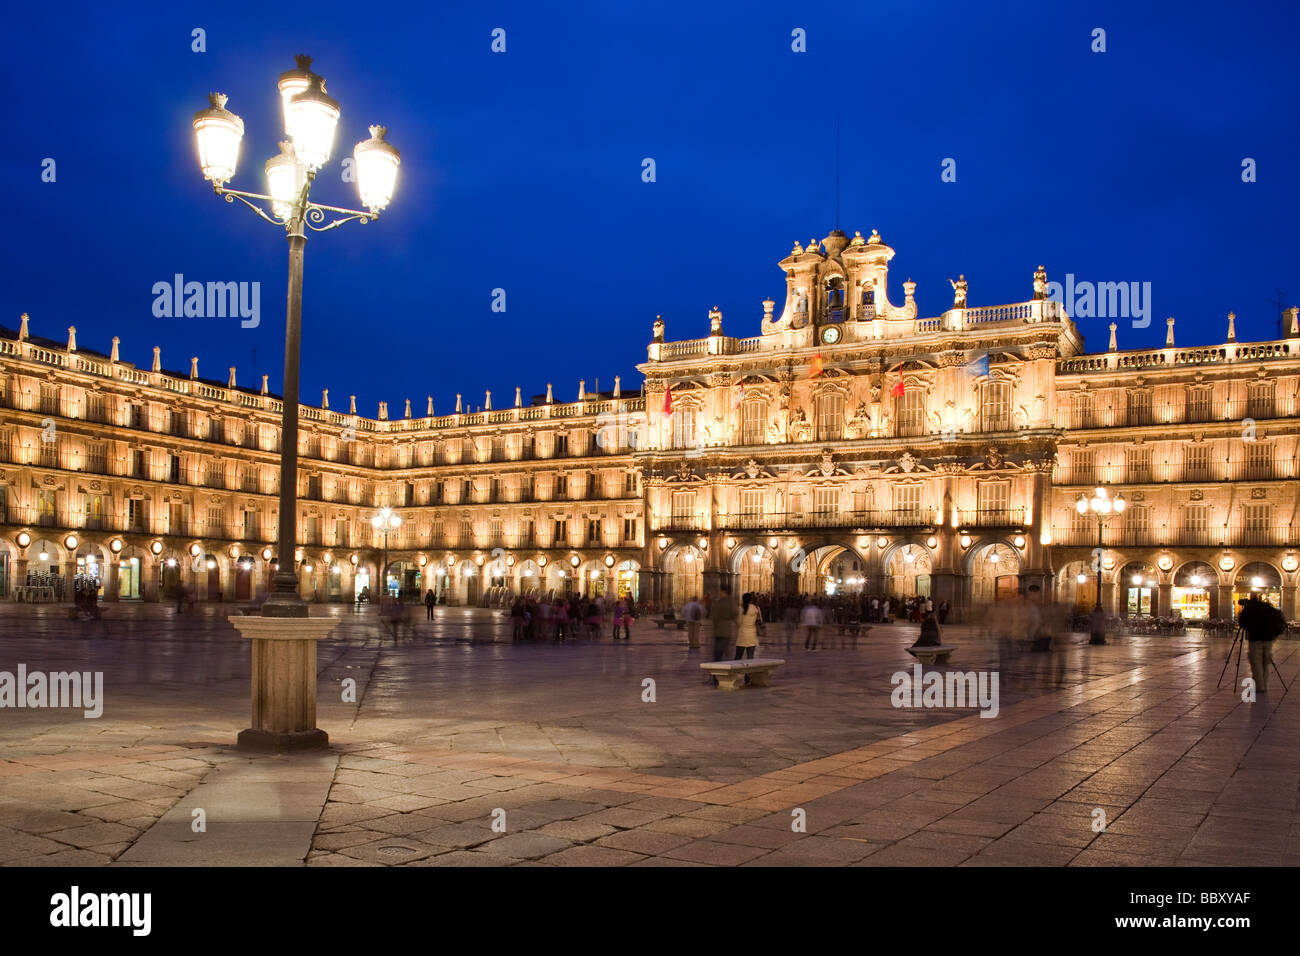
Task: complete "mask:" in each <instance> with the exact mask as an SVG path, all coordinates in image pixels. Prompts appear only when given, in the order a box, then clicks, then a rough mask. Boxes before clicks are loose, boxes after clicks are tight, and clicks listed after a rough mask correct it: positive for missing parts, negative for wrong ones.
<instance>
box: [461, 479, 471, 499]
mask: <svg viewBox="0 0 1300 956" xmlns="http://www.w3.org/2000/svg"><path fill="white" fill-rule="evenodd" d="M460 500H461V501H473V500H474V481H473V479H471V478H466V479H465V480H464V481H462V482H461V483H460Z"/></svg>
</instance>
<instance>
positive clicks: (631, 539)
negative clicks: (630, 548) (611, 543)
mask: <svg viewBox="0 0 1300 956" xmlns="http://www.w3.org/2000/svg"><path fill="white" fill-rule="evenodd" d="M623 542H624V543H625V544H635V543H636V519H635V518H624V519H623Z"/></svg>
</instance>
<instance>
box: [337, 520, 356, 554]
mask: <svg viewBox="0 0 1300 956" xmlns="http://www.w3.org/2000/svg"><path fill="white" fill-rule="evenodd" d="M334 543H335V544H336V545H338V546H340V547H344V548H346V547H350V546H351V544H352V538H351V535H349V534H348V519H347V518H335V519H334Z"/></svg>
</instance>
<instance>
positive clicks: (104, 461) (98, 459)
mask: <svg viewBox="0 0 1300 956" xmlns="http://www.w3.org/2000/svg"><path fill="white" fill-rule="evenodd" d="M86 470H87V471H89V472H91V473H92V474H96V475H106V474H108V446H107V445H106V444H103V443H101V442H96V443H95V444H92V445H90V446H89V447H88V448H87V449H86Z"/></svg>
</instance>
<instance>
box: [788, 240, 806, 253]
mask: <svg viewBox="0 0 1300 956" xmlns="http://www.w3.org/2000/svg"><path fill="white" fill-rule="evenodd" d="M790 255H792V256H801V255H803V246H801V245H800V244H799V240H798V239H796V240H795V241H794V246H793V247H792V248H791V249H790Z"/></svg>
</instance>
